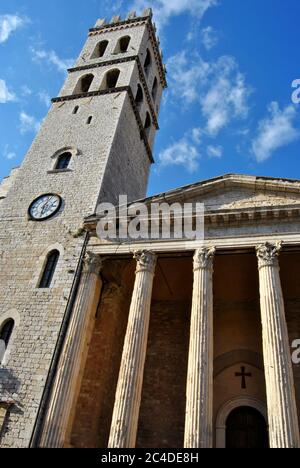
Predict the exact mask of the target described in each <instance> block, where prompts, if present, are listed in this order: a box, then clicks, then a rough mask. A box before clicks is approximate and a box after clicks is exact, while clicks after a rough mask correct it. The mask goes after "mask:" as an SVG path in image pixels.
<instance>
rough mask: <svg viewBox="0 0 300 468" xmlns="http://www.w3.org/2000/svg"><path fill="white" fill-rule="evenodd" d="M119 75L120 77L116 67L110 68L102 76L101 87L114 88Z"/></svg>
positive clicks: (104, 88)
mask: <svg viewBox="0 0 300 468" xmlns="http://www.w3.org/2000/svg"><path fill="white" fill-rule="evenodd" d="M119 77H120V70H118V69H114V70H110V71H109V72H107V73H106V75H105V77H104V80H103V83H102V86H101V89H103V90H106V89H113V88H116V86H117V84H118V80H119Z"/></svg>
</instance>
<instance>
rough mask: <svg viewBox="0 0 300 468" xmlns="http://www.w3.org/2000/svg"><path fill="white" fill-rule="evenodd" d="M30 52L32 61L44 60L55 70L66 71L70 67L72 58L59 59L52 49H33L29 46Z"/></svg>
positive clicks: (72, 61)
mask: <svg viewBox="0 0 300 468" xmlns="http://www.w3.org/2000/svg"><path fill="white" fill-rule="evenodd" d="M31 53H32V58H33V61H35V62H46V63H48V64H49V65H52V66H54V67H55V68H56V69H57V71H59V72H62V73H66V71H67V69H68V68H70V67H72V65H73V63H74V60H73V59H61V58H60V57H58V55H57V54H56V52H54V50H49V51H46V50H43V49H35V48H34V47H31Z"/></svg>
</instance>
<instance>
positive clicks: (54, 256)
mask: <svg viewBox="0 0 300 468" xmlns="http://www.w3.org/2000/svg"><path fill="white" fill-rule="evenodd" d="M58 259H59V252H58V250H53V251H52V252H50V253H49V255H48V257H47V261H46V265H45V267H44V271H43V274H42V278H41V281H40V285H39V288H40V289H42V288H50V286H51V283H52V279H53V276H54V273H55V270H56V267H57V263H58Z"/></svg>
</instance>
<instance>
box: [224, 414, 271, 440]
mask: <svg viewBox="0 0 300 468" xmlns="http://www.w3.org/2000/svg"><path fill="white" fill-rule="evenodd" d="M268 447H269V442H268V428H267V423H266V421H265V418H264V417H263V415H262V414H261V413H260V412H259V411H258V410H256V409H255V408H251V407H250V406H240V407H239V408H235V409H234V410H233V411H232V412H231V413H230V414H229V416H228V418H227V421H226V448H229V449H252V448H268Z"/></svg>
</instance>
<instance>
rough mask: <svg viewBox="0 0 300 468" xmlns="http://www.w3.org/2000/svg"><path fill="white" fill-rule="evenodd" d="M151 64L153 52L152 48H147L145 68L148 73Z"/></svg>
mask: <svg viewBox="0 0 300 468" xmlns="http://www.w3.org/2000/svg"><path fill="white" fill-rule="evenodd" d="M151 64H152V57H151V53H150V50H149V49H147V53H146V58H145V62H144V69H145V72H146V75H149V71H150V68H151Z"/></svg>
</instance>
